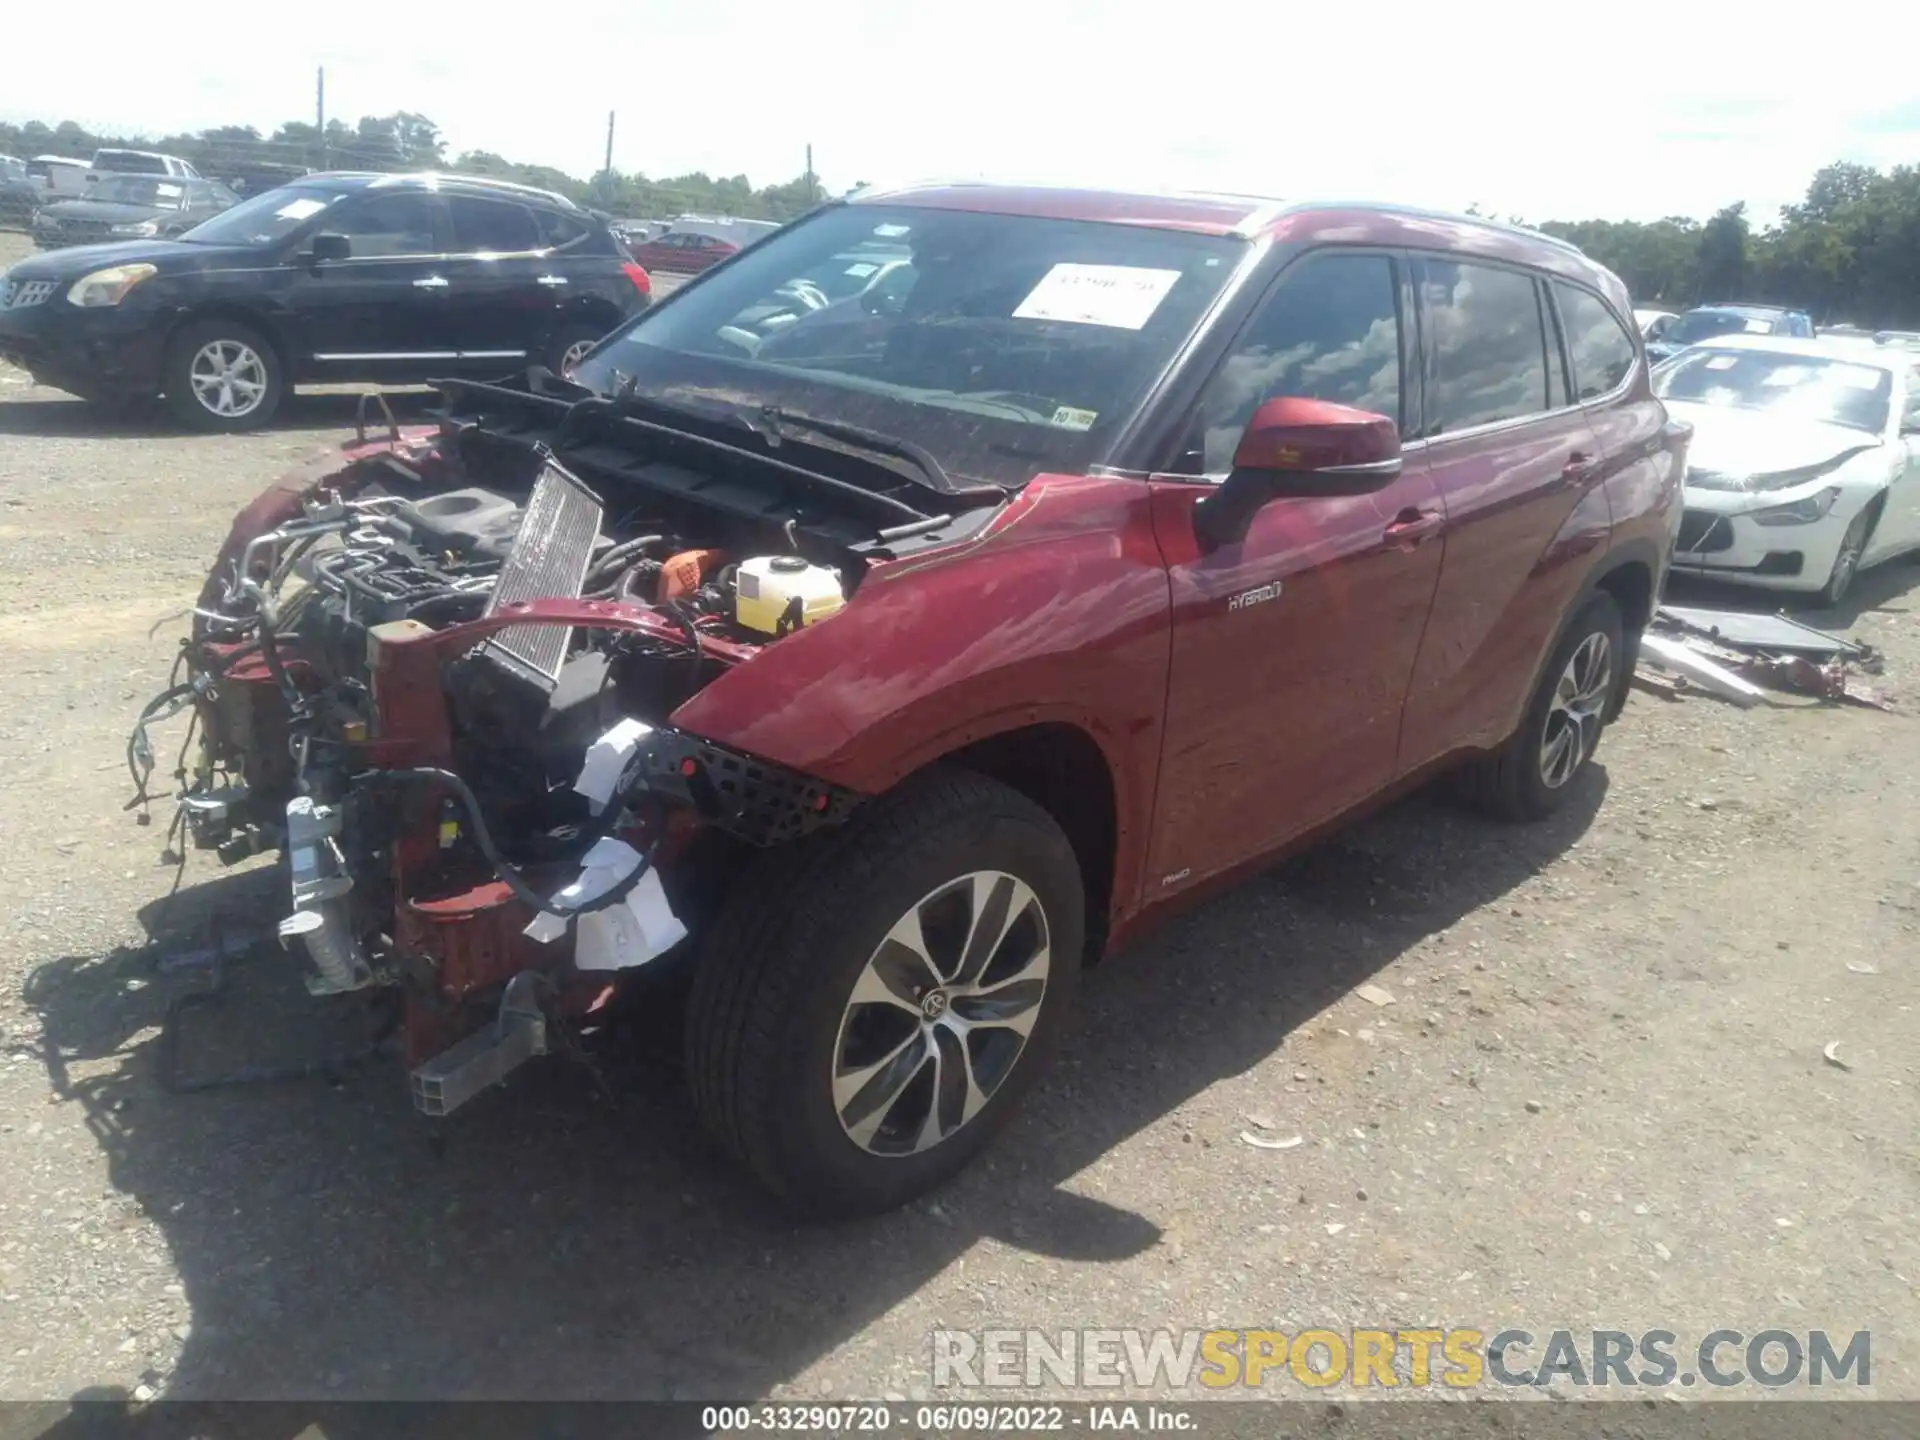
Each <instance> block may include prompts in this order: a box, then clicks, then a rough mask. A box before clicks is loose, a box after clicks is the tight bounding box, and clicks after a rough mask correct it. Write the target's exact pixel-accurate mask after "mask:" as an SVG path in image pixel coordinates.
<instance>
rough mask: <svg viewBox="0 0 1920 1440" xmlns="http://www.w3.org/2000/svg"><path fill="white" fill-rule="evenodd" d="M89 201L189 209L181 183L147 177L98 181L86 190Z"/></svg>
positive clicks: (157, 208)
mask: <svg viewBox="0 0 1920 1440" xmlns="http://www.w3.org/2000/svg"><path fill="white" fill-rule="evenodd" d="M87 199H89V200H104V201H106V202H107V203H109V204H112V205H147V206H151V207H152V208H153V209H155V210H181V209H185V208H186V203H187V187H186V186H185V185H182V184H181V183H180V182H179V181H178V180H159V179H151V178H149V177H147V176H145V175H109V176H107V177H106V178H105V179H102V180H99V181H96V182H95V183H94V185H93V188H91V189H90V190H88V191H87Z"/></svg>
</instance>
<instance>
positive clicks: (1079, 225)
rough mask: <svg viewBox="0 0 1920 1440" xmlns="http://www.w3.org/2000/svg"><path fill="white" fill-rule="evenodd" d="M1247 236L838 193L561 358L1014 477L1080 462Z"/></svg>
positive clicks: (1020, 479)
mask: <svg viewBox="0 0 1920 1440" xmlns="http://www.w3.org/2000/svg"><path fill="white" fill-rule="evenodd" d="M1247 253H1248V249H1247V246H1246V245H1245V243H1244V242H1242V241H1238V240H1232V239H1228V238H1225V237H1220V236H1208V235H1194V234H1188V233H1185V232H1179V231H1171V230H1152V229H1147V228H1144V227H1140V226H1132V225H1109V224H1097V223H1091V222H1084V221H1070V220H1048V219H1040V218H1035V217H1031V216H1018V215H985V214H974V213H971V212H965V211H952V210H934V209H914V208H910V207H904V206H883V205H843V206H838V207H835V208H833V209H829V210H825V211H822V212H820V213H819V214H817V215H815V216H813V217H812V218H811V219H808V220H806V221H804V222H802V223H800V224H797V225H794V226H792V227H790V228H788V229H786V230H784V231H781V232H780V233H779V234H777V235H774V236H772V237H770V238H768V239H766V240H763V241H761V242H760V243H759V244H757V245H755V246H753V247H752V248H751V249H748V250H744V251H742V252H741V254H740V255H739V256H738V257H737V258H735V259H734V260H732V261H730V262H728V263H727V264H726V265H725V266H724V267H723V268H721V269H718V270H715V271H713V272H711V274H710V275H709V276H707V277H706V278H705V279H702V280H700V281H698V282H697V283H695V284H694V285H693V286H692V287H691V288H689V289H688V290H687V291H686V292H685V293H684V294H681V295H677V296H674V297H673V298H672V299H670V300H669V301H667V302H666V303H664V304H662V305H661V306H659V307H658V308H657V309H655V310H653V311H650V312H648V313H646V314H645V315H643V316H641V317H640V318H638V319H637V320H634V321H632V322H630V323H629V325H628V326H627V328H626V329H625V330H623V331H621V332H618V333H617V334H616V336H615V337H614V339H612V340H611V341H610V342H609V343H607V344H606V345H604V346H603V347H602V348H601V349H600V350H599V351H597V352H596V353H595V354H594V355H593V356H592V357H590V358H589V359H588V360H587V361H585V362H584V363H583V364H582V365H581V366H580V367H579V369H578V370H577V371H576V372H575V375H574V378H575V379H576V380H578V381H579V382H580V383H581V384H584V385H588V386H591V387H592V388H594V389H596V390H599V391H601V392H602V393H612V392H613V391H614V390H615V389H616V388H617V387H618V386H619V385H620V384H622V383H623V382H625V381H627V380H631V381H633V382H634V383H635V384H636V385H637V387H638V389H639V391H640V393H642V394H646V395H652V396H656V397H658V398H661V399H666V400H674V399H679V400H682V401H692V402H697V403H702V404H704V405H705V406H707V407H709V408H711V407H712V406H713V405H714V404H716V403H718V404H720V405H722V406H749V407H756V408H757V407H761V406H766V405H776V406H778V407H780V408H781V409H783V410H786V411H788V412H789V413H791V414H795V415H800V416H806V417H810V418H815V419H826V420H836V421H839V422H841V423H843V424H854V425H859V426H862V427H864V428H867V429H870V430H878V431H882V432H884V433H886V434H889V435H892V436H894V437H896V438H901V439H909V440H912V441H915V442H916V443H918V444H920V445H922V446H924V447H925V448H926V449H927V450H929V451H931V452H932V453H933V455H934V456H935V458H937V459H938V460H939V461H940V463H941V464H942V465H943V466H944V467H945V468H946V469H947V470H948V471H950V472H951V473H953V474H954V475H956V476H962V477H967V478H972V479H980V480H989V481H993V482H996V483H1001V484H1023V483H1025V482H1026V481H1027V480H1029V479H1031V478H1032V477H1033V475H1035V474H1037V473H1039V471H1040V470H1042V469H1048V468H1054V469H1078V468H1084V466H1085V465H1087V464H1089V463H1092V462H1091V459H1090V457H1091V456H1092V455H1093V454H1094V453H1095V452H1096V450H1097V449H1098V448H1099V447H1100V446H1102V445H1104V444H1105V443H1107V442H1108V441H1109V440H1110V439H1111V438H1112V436H1113V434H1114V433H1115V432H1116V430H1117V429H1118V427H1119V426H1120V425H1121V424H1122V423H1123V422H1124V421H1125V420H1126V419H1127V418H1128V416H1129V415H1130V413H1131V412H1132V409H1133V407H1134V406H1135V405H1137V404H1138V403H1139V400H1140V398H1141V396H1142V395H1143V394H1144V393H1145V391H1146V389H1147V387H1148V386H1149V385H1150V384H1151V383H1152V382H1153V380H1154V378H1155V377H1156V376H1157V375H1159V374H1160V372H1161V371H1162V370H1164V369H1165V368H1166V366H1167V365H1168V363H1169V362H1170V361H1171V360H1172V359H1173V356H1174V355H1175V353H1176V352H1177V351H1178V349H1179V347H1180V344H1181V342H1182V341H1184V340H1185V339H1186V337H1187V336H1188V335H1189V334H1190V333H1191V332H1192V331H1193V329H1194V327H1195V325H1196V324H1197V323H1198V322H1199V319H1200V317H1201V315H1202V314H1203V313H1204V312H1205V310H1206V307H1207V305H1208V304H1209V303H1210V302H1211V301H1212V300H1213V299H1214V297H1215V296H1216V295H1218V294H1219V292H1220V290H1221V287H1222V286H1223V285H1224V284H1225V282H1226V280H1227V277H1228V276H1229V275H1230V274H1231V273H1232V272H1233V270H1234V268H1235V266H1236V265H1237V264H1239V262H1240V261H1241V259H1242V258H1243V257H1244V256H1245V255H1246V254H1247Z"/></svg>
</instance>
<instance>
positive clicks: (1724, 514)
mask: <svg viewBox="0 0 1920 1440" xmlns="http://www.w3.org/2000/svg"><path fill="white" fill-rule="evenodd" d="M1653 390H1654V393H1655V394H1656V395H1658V396H1659V397H1660V398H1661V399H1662V400H1664V401H1665V402H1666V405H1667V409H1668V411H1669V412H1670V413H1671V414H1672V416H1673V418H1674V419H1676V420H1684V421H1686V422H1687V423H1689V424H1691V425H1692V426H1693V427H1694V433H1693V444H1692V448H1691V449H1690V450H1689V452H1688V456H1687V476H1686V502H1685V514H1684V515H1683V516H1682V518H1681V524H1680V536H1679V540H1678V543H1677V545H1676V549H1675V553H1674V557H1673V564H1674V568H1675V569H1678V570H1685V571H1691V572H1693V573H1695V574H1701V575H1712V576H1716V577H1718V578H1720V579H1723V580H1733V581H1739V582H1741V583H1743V584H1748V585H1760V586H1765V587H1766V588H1768V589H1771V590H1791V591H1800V592H1804V593H1806V594H1810V595H1815V596H1817V597H1818V598H1819V602H1820V603H1821V604H1824V605H1834V604H1838V603H1839V601H1840V599H1841V597H1842V596H1844V595H1845V594H1846V592H1847V590H1848V588H1849V587H1850V586H1851V585H1852V584H1853V580H1854V576H1855V575H1857V574H1858V573H1859V572H1860V571H1861V570H1863V569H1865V568H1866V567H1868V566H1870V565H1877V564H1878V563H1880V562H1881V561H1882V560H1886V559H1889V558H1890V557H1892V556H1894V555H1898V554H1901V553H1903V552H1906V551H1911V550H1916V549H1920V354H1916V353H1914V352H1911V351H1900V350H1895V349H1890V348H1888V349H1876V350H1866V349H1861V348H1855V347H1849V346H1845V345H1841V344H1835V343H1832V342H1828V341H1823V340H1791V339H1785V338H1782V337H1778V336H1772V335H1730V336H1727V337H1725V338H1723V339H1718V340H1709V341H1707V342H1705V343H1704V344H1700V345H1695V346H1693V347H1691V348H1689V349H1687V350H1684V351H1682V352H1681V353H1680V354H1678V355H1675V356H1674V357H1673V358H1672V359H1671V360H1668V361H1666V362H1665V363H1664V364H1662V365H1660V366H1659V367H1658V368H1657V369H1656V370H1655V371H1654V372H1653Z"/></svg>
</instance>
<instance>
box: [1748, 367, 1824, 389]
mask: <svg viewBox="0 0 1920 1440" xmlns="http://www.w3.org/2000/svg"><path fill="white" fill-rule="evenodd" d="M1812 373H1813V372H1812V371H1811V370H1809V369H1808V368H1807V367H1806V366H1805V365H1776V366H1774V368H1773V369H1771V370H1769V371H1767V373H1766V374H1764V375H1762V376H1761V377H1760V383H1761V384H1762V385H1767V386H1771V387H1773V388H1775V389H1780V390H1790V389H1792V388H1793V387H1794V386H1795V385H1798V384H1800V383H1802V382H1803V381H1804V380H1806V378H1807V377H1808V376H1809V375H1811V374H1812Z"/></svg>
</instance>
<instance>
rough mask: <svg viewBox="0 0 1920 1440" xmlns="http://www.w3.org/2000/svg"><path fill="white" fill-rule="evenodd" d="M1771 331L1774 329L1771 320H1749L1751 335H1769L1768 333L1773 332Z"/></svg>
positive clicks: (1748, 326)
mask: <svg viewBox="0 0 1920 1440" xmlns="http://www.w3.org/2000/svg"><path fill="white" fill-rule="evenodd" d="M1771 333H1772V329H1771V325H1770V322H1768V321H1765V320H1749V321H1747V334H1749V335H1768V334H1771Z"/></svg>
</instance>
